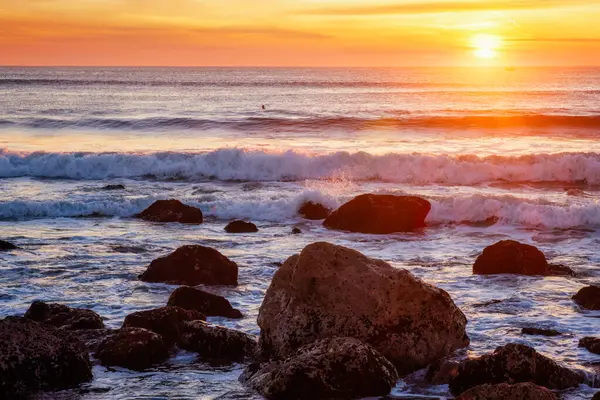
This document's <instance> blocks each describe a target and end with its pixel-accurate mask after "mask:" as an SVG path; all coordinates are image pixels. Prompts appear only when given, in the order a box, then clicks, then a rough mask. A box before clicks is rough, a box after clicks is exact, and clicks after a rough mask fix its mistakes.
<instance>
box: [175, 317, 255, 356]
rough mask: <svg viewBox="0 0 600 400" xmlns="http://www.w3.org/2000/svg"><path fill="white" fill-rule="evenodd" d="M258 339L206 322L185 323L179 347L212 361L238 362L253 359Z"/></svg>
mask: <svg viewBox="0 0 600 400" xmlns="http://www.w3.org/2000/svg"><path fill="white" fill-rule="evenodd" d="M256 346H257V342H256V337H255V336H252V335H248V334H246V333H243V332H239V331H236V330H233V329H228V328H224V327H222V326H218V325H212V324H209V323H207V322H204V321H191V322H185V323H184V330H183V335H182V339H181V341H180V343H179V347H181V348H182V349H186V350H189V351H195V352H197V353H198V354H199V355H200V356H202V357H205V358H210V359H222V360H231V361H237V360H242V359H244V358H247V357H253V356H254V355H255V353H256Z"/></svg>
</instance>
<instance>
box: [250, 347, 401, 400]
mask: <svg viewBox="0 0 600 400" xmlns="http://www.w3.org/2000/svg"><path fill="white" fill-rule="evenodd" d="M240 380H241V381H242V383H244V384H246V385H247V386H249V387H250V388H252V389H254V390H256V391H257V392H259V393H260V394H261V395H263V396H264V397H265V398H267V399H270V400H271V399H272V400H278V399H282V400H283V399H286V400H312V399H350V398H362V397H371V396H385V395H387V394H388V393H389V392H390V391H391V389H392V388H393V387H394V385H395V384H396V381H397V380H398V373H397V372H396V369H395V368H394V366H393V365H392V364H391V363H390V362H389V361H388V360H387V359H386V358H385V357H384V356H382V355H381V353H379V352H378V351H376V350H375V349H373V348H372V347H371V346H369V345H367V344H365V343H363V342H361V341H360V340H357V339H354V338H343V337H339V338H332V339H323V340H320V341H317V342H314V343H311V344H309V345H306V346H303V347H301V348H300V349H299V350H298V351H297V352H295V353H294V354H293V355H291V356H290V357H288V358H286V359H284V360H282V361H275V362H270V363H264V364H253V365H251V366H249V367H248V368H247V369H246V371H245V372H244V374H243V375H242V377H241V378H240Z"/></svg>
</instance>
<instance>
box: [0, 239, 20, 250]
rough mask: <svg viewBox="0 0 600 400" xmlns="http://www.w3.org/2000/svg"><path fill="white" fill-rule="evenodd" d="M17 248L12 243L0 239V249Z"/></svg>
mask: <svg viewBox="0 0 600 400" xmlns="http://www.w3.org/2000/svg"><path fill="white" fill-rule="evenodd" d="M15 249H18V247H17V246H15V245H14V244H12V243H10V242H7V241H4V240H0V251H9V250H15Z"/></svg>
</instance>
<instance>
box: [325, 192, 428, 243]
mask: <svg viewBox="0 0 600 400" xmlns="http://www.w3.org/2000/svg"><path fill="white" fill-rule="evenodd" d="M430 210H431V203H429V201H427V200H425V199H422V198H420V197H414V196H391V195H378V194H363V195H361V196H358V197H355V198H354V199H352V200H350V201H349V202H348V203H346V204H344V205H342V206H341V207H340V208H338V209H337V210H335V211H334V212H333V213H332V214H331V215H330V216H329V217H327V219H326V220H325V221H324V222H323V226H325V227H326V228H329V229H337V230H343V231H350V232H361V233H378V234H384V233H394V232H409V231H413V230H415V229H417V228H422V227H424V226H425V217H427V214H429V211H430Z"/></svg>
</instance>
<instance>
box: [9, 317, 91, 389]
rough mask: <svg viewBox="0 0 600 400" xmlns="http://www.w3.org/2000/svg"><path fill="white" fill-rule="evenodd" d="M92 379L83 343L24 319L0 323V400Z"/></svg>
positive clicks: (10, 319)
mask: <svg viewBox="0 0 600 400" xmlns="http://www.w3.org/2000/svg"><path fill="white" fill-rule="evenodd" d="M91 379H92V366H91V364H90V359H89V355H88V352H87V351H86V350H85V348H84V346H83V344H82V343H81V342H79V341H77V340H73V338H70V337H69V336H68V335H64V334H63V333H61V332H60V331H59V330H57V329H56V328H54V327H52V326H48V325H42V324H40V323H38V322H35V321H32V320H30V319H28V318H21V317H8V318H5V319H3V320H0V398H2V399H18V398H25V397H27V395H28V393H31V392H36V391H42V390H44V391H49V390H61V389H68V388H71V387H75V386H77V385H78V384H80V383H82V382H87V381H89V380H91Z"/></svg>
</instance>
